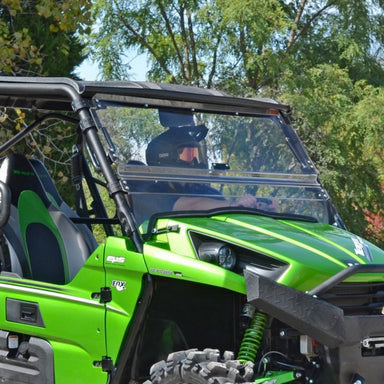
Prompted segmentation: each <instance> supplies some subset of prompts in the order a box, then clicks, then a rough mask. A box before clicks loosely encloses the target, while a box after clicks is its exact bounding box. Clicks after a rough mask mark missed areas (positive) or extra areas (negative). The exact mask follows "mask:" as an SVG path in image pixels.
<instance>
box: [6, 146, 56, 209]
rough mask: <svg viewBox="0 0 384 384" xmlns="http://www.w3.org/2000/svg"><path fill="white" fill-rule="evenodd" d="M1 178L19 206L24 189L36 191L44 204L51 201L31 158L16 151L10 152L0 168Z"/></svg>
mask: <svg viewBox="0 0 384 384" xmlns="http://www.w3.org/2000/svg"><path fill="white" fill-rule="evenodd" d="M0 179H1V180H2V181H3V182H4V183H5V184H7V185H8V186H9V188H10V189H11V194H12V204H13V205H14V206H17V202H18V200H19V196H20V193H21V192H22V191H24V190H31V191H34V192H35V193H36V194H37V195H38V196H40V198H41V199H42V201H43V202H44V204H46V205H47V206H48V205H49V203H50V201H49V199H48V197H47V194H46V193H45V191H44V188H43V186H42V184H41V182H40V180H39V177H38V176H37V174H36V172H35V169H34V168H33V167H32V165H31V163H30V162H29V160H28V159H27V158H26V157H25V156H24V155H20V154H16V153H11V154H9V155H8V156H7V157H6V158H5V159H4V161H3V163H2V165H1V169H0Z"/></svg>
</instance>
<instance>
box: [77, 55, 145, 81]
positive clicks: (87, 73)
mask: <svg viewBox="0 0 384 384" xmlns="http://www.w3.org/2000/svg"><path fill="white" fill-rule="evenodd" d="M130 65H131V67H132V69H131V70H130V74H131V77H130V80H133V81H145V80H146V76H145V74H146V71H147V60H146V57H145V55H139V56H136V57H134V58H133V59H132V60H131V61H130ZM76 73H77V74H78V76H79V77H80V78H81V79H82V80H86V81H95V80H100V78H99V77H98V75H99V69H98V67H97V63H93V62H92V61H90V60H84V62H83V63H82V64H81V65H80V66H79V67H78V68H77V70H76Z"/></svg>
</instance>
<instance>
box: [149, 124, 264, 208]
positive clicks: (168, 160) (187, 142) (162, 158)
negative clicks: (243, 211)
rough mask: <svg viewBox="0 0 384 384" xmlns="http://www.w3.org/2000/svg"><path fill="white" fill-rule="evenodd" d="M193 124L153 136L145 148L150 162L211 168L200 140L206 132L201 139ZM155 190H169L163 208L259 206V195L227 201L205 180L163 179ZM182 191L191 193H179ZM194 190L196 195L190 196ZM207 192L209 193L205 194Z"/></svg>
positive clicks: (159, 191) (166, 191)
mask: <svg viewBox="0 0 384 384" xmlns="http://www.w3.org/2000/svg"><path fill="white" fill-rule="evenodd" d="M193 128H195V127H188V126H183V127H177V128H169V129H168V130H167V131H165V132H163V133H162V134H160V135H159V136H157V137H156V138H155V139H153V140H152V141H151V142H150V143H149V144H148V147H147V150H146V161H147V164H148V165H151V166H171V167H183V168H204V169H205V168H208V166H207V161H206V158H205V156H204V151H203V150H202V147H203V146H202V143H201V141H202V139H204V137H205V134H204V137H202V138H201V135H200V141H198V140H197V139H196V134H195V133H194V131H193V130H192V129H193ZM205 129H206V128H205ZM156 192H158V193H167V194H168V195H167V196H168V203H165V201H162V202H161V204H162V207H161V208H162V210H169V211H171V210H174V211H185V210H186V211H189V210H210V209H215V208H222V207H235V206H242V207H247V208H258V204H257V199H256V197H253V196H250V195H246V196H244V197H242V198H241V199H240V200H238V201H236V202H235V201H228V200H225V199H224V197H223V196H222V195H221V194H220V192H219V191H217V190H216V189H214V188H212V187H210V186H209V185H206V184H197V183H179V182H160V183H157V184H156ZM182 194H185V195H188V196H180V195H182ZM191 194H192V195H196V196H190V195H191ZM202 195H204V196H202ZM207 195H208V197H206V196H207ZM163 204H164V205H165V206H168V207H165V206H164V205H163ZM165 208H169V209H165Z"/></svg>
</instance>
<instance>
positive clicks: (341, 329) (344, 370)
mask: <svg viewBox="0 0 384 384" xmlns="http://www.w3.org/2000/svg"><path fill="white" fill-rule="evenodd" d="M244 277H245V282H246V287H247V297H248V301H249V302H250V303H251V304H252V305H254V306H255V307H256V308H257V309H258V310H260V311H262V312H265V313H267V314H268V315H270V316H272V317H274V318H276V319H279V320H280V321H282V322H283V323H285V324H287V325H288V326H290V327H292V328H294V329H296V330H298V331H299V332H300V333H302V334H303V335H308V336H310V337H312V338H313V339H314V340H316V341H317V342H318V343H320V344H322V346H323V347H324V351H325V352H324V353H325V356H326V359H325V360H326V366H327V367H326V369H327V371H328V372H329V373H328V375H331V376H333V377H332V378H331V377H329V376H328V375H327V376H328V377H329V381H327V384H328V383H331V382H332V383H333V382H334V383H338V384H351V383H353V382H354V379H353V378H354V377H357V375H359V376H361V377H362V378H363V379H365V381H361V382H362V383H364V382H366V383H375V384H376V383H377V384H379V383H384V356H382V355H376V356H364V353H363V345H362V343H363V340H366V339H367V338H368V337H369V338H375V337H378V338H384V315H375V316H344V312H343V310H342V309H340V308H338V307H336V306H334V305H332V304H329V303H327V302H326V301H323V300H320V299H318V298H317V297H316V296H313V295H310V294H308V293H304V292H301V291H297V290H295V289H292V288H290V287H287V286H284V285H281V284H279V283H277V282H275V281H273V280H271V279H268V278H265V277H263V276H260V275H257V274H255V273H253V272H250V271H247V270H245V271H244Z"/></svg>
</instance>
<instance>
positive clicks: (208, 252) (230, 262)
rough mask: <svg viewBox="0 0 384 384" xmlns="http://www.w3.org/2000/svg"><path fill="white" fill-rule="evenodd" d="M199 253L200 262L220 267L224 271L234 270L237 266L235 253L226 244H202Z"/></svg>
mask: <svg viewBox="0 0 384 384" xmlns="http://www.w3.org/2000/svg"><path fill="white" fill-rule="evenodd" d="M198 253H199V259H200V260H204V261H207V262H209V263H213V264H216V265H219V266H220V267H222V268H224V269H233V268H234V267H235V265H236V255H235V252H234V251H233V249H232V248H231V247H230V246H229V245H228V244H225V243H220V242H207V243H202V244H200V246H199V251H198Z"/></svg>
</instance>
